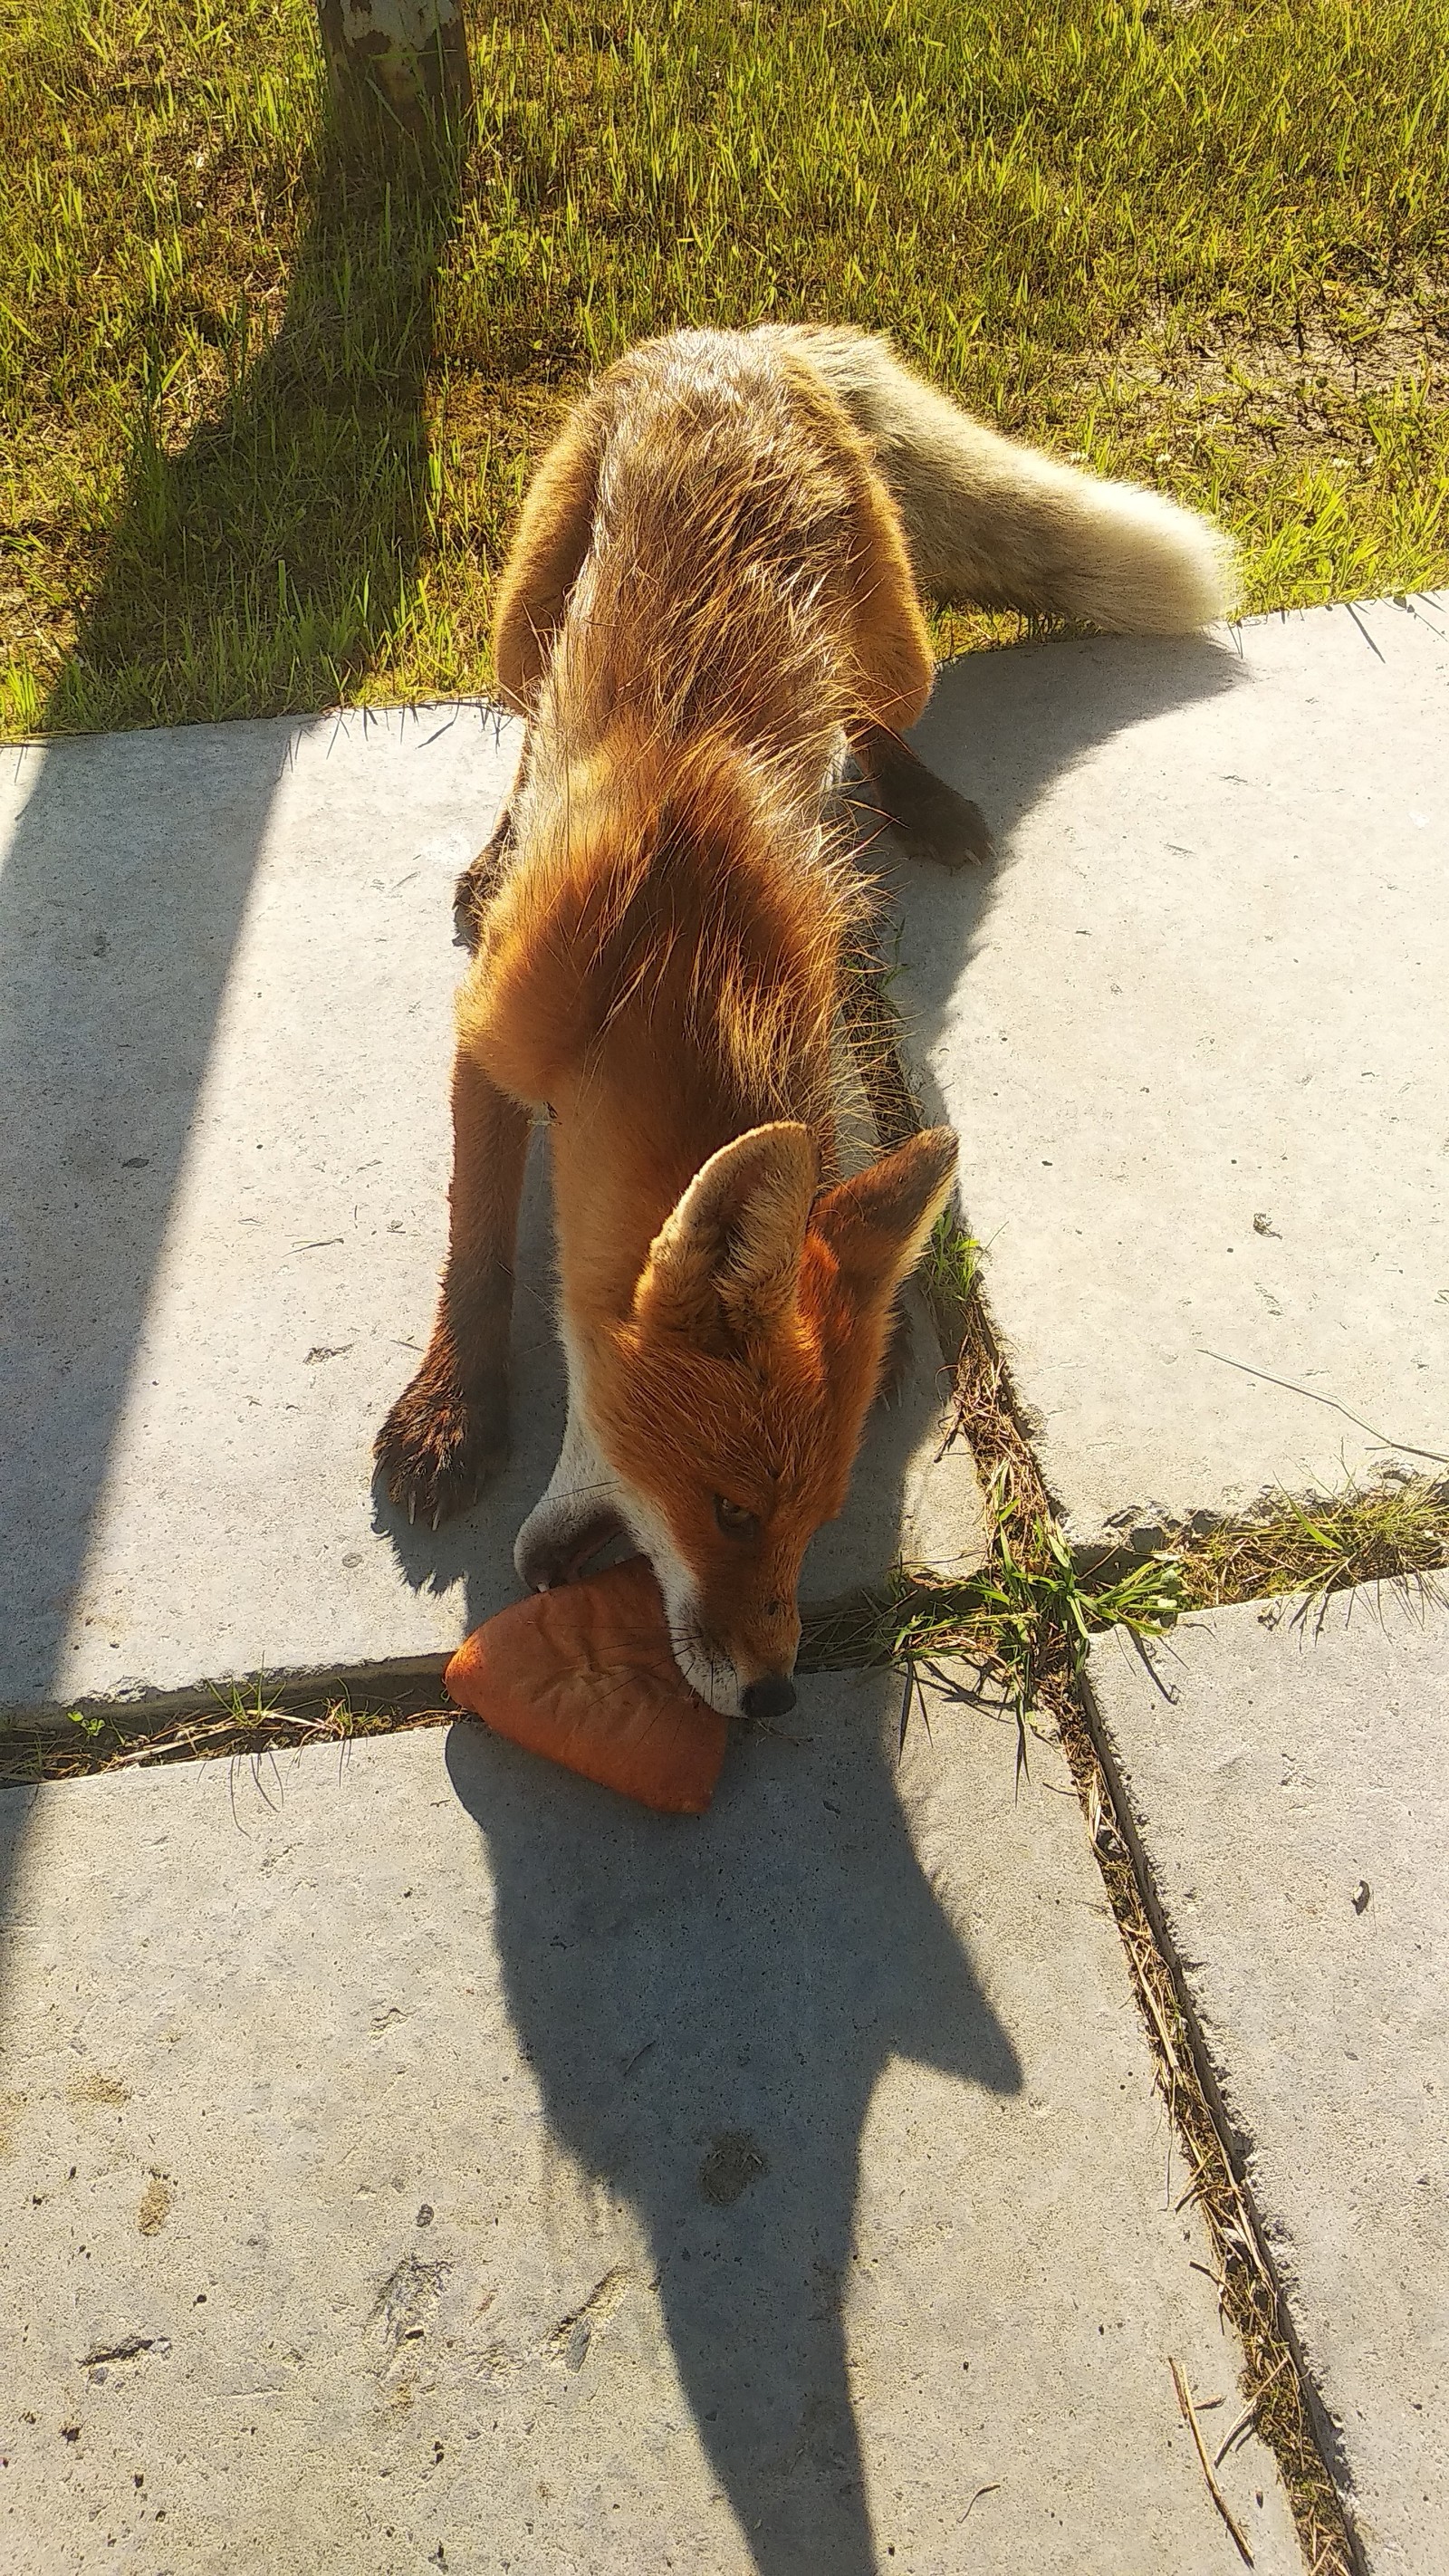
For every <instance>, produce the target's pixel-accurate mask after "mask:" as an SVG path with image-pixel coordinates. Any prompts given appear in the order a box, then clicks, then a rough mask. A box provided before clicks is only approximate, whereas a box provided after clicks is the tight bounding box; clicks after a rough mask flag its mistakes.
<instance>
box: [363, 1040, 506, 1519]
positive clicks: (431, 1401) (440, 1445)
mask: <svg viewBox="0 0 1449 2576" xmlns="http://www.w3.org/2000/svg"><path fill="white" fill-rule="evenodd" d="M531 1123H532V1122H531V1117H530V1113H529V1111H528V1110H527V1109H524V1108H521V1107H520V1105H519V1103H518V1102H517V1101H516V1100H510V1099H509V1098H508V1096H507V1094H506V1093H505V1092H502V1091H500V1090H499V1089H498V1087H497V1085H496V1084H495V1083H493V1082H491V1081H490V1080H489V1078H488V1076H487V1074H486V1073H484V1071H483V1069H482V1067H481V1066H480V1065H479V1064H478V1063H477V1061H476V1059H475V1058H474V1057H473V1055H472V1054H471V1053H470V1051H469V1050H468V1049H467V1048H466V1047H464V1046H460V1047H459V1049H458V1053H457V1057H456V1059H455V1061H454V1066H453V1185H452V1190H451V1193H450V1221H449V1232H448V1258H447V1262H446V1265H445V1267H444V1271H443V1284H442V1290H441V1293H440V1295H439V1298H438V1312H437V1318H436V1321H435V1322H434V1325H433V1335H432V1340H431V1341H430V1342H429V1344H428V1349H427V1355H426V1357H425V1358H424V1361H423V1364H422V1367H421V1368H420V1369H419V1370H418V1373H417V1375H416V1377H415V1378H414V1379H413V1381H412V1384H411V1385H410V1386H408V1387H406V1388H405V1389H404V1391H403V1393H402V1394H401V1395H400V1396H399V1397H398V1400H397V1402H396V1404H395V1405H394V1406H393V1408H392V1411H391V1412H390V1413H389V1415H388V1417H387V1420H386V1421H385V1422H384V1424H383V1426H382V1429H381V1431H380V1432H379V1433H378V1435H377V1441H376V1451H375V1454H376V1457H377V1463H378V1466H379V1468H380V1469H381V1471H382V1476H383V1480H384V1483H385V1484H386V1487H387V1491H388V1493H389V1495H390V1497H391V1499H392V1500H393V1502H395V1503H397V1504H398V1505H400V1506H401V1507H402V1508H403V1509H404V1510H406V1512H407V1515H408V1518H409V1520H416V1519H418V1518H419V1517H420V1516H421V1518H422V1519H424V1520H426V1521H430V1522H431V1523H432V1525H433V1527H434V1529H437V1528H438V1527H439V1525H440V1524H441V1523H442V1522H443V1521H445V1520H449V1519H451V1518H452V1516H453V1514H454V1513H455V1512H462V1511H466V1510H467V1508H468V1506H469V1504H470V1503H471V1502H472V1501H473V1500H474V1499H475V1497H476V1496H477V1494H478V1492H479V1490H480V1488H481V1487H482V1486H483V1485H484V1484H486V1483H487V1481H488V1479H489V1477H490V1476H493V1475H495V1474H496V1473H497V1471H498V1469H499V1468H500V1467H501V1466H502V1465H503V1463H504V1461H505V1460H506V1458H507V1456H508V1337H509V1328H510V1325H511V1322H512V1316H513V1262H514V1251H515V1245H516V1242H517V1235H518V1203H519V1200H520V1198H521V1197H522V1194H523V1172H524V1165H525V1163H526V1161H527V1159H528V1133H529V1127H530V1125H531Z"/></svg>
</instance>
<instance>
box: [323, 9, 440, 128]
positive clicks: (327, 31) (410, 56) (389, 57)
mask: <svg viewBox="0 0 1449 2576" xmlns="http://www.w3.org/2000/svg"><path fill="white" fill-rule="evenodd" d="M318 15H319V17H320V19H321V22H322V50H323V52H324V54H325V55H326V57H327V68H328V71H329V72H330V74H331V78H332V89H333V95H334V97H335V99H336V101H337V106H338V111H339V114H340V115H341V117H342V118H343V120H344V122H345V123H346V124H348V125H351V126H354V127H357V126H363V127H366V126H368V125H369V124H371V125H376V124H378V123H379V122H381V123H383V124H395V125H398V126H401V127H402V128H403V129H404V130H405V131H406V132H408V133H411V134H416V135H418V136H428V135H435V134H436V133H437V131H438V129H439V127H441V126H452V127H456V126H458V125H461V123H462V121H463V119H464V118H465V117H466V115H467V113H468V111H469V109H470V108H471V106H472V103H473V82H472V75H471V73H470V71H469V68H468V45H467V37H466V32H465V29H464V25H463V0H318Z"/></svg>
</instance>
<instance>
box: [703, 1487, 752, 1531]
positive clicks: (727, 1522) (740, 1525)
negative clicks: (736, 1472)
mask: <svg viewBox="0 0 1449 2576" xmlns="http://www.w3.org/2000/svg"><path fill="white" fill-rule="evenodd" d="M714 1516H715V1519H716V1521H717V1522H718V1524H719V1527H720V1528H721V1529H722V1530H723V1531H724V1534H725V1537H726V1538H753V1537H754V1535H755V1532H756V1530H757V1529H758V1528H759V1526H760V1524H759V1519H758V1517H757V1515H756V1514H755V1513H754V1512H747V1511H746V1509H745V1507H744V1504H743V1503H732V1502H730V1501H729V1500H728V1499H727V1497H726V1496H725V1495H723V1494H716V1496H715V1498H714Z"/></svg>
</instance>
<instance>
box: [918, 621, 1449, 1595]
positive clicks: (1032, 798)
mask: <svg viewBox="0 0 1449 2576" xmlns="http://www.w3.org/2000/svg"><path fill="white" fill-rule="evenodd" d="M916 739H917V742H918V745H919V748H920V750H921V751H922V753H923V755H924V757H925V758H926V759H928V760H930V761H933V762H934V763H935V764H936V766H937V767H938V768H939V769H941V770H942V771H943V772H944V773H945V774H946V775H947V776H949V777H950V778H951V779H952V781H953V782H954V783H955V784H956V785H957V786H959V787H961V788H963V789H964V790H966V792H968V793H969V794H971V795H973V796H976V797H978V798H979V799H980V802H981V804H982V806H983V808H984V810H985V813H986V818H987V821H988V823H989V824H990V826H991V828H992V830H993V832H994V834H995V836H996V840H997V849H998V856H997V860H996V863H995V864H994V866H992V867H991V868H989V869H987V870H984V871H980V872H973V873H972V874H970V875H967V876H955V877H950V876H945V875H943V874H942V873H941V872H940V871H939V870H931V869H927V868H924V867H915V868H902V869H900V870H899V871H898V874H897V878H896V886H897V892H898V895H899V900H900V905H901V911H902V916H903V922H904V929H903V934H902V941H901V957H902V962H903V965H904V968H905V972H904V973H903V974H902V976H901V977H900V978H899V979H898V980H897V981H896V982H895V983H894V984H893V986H892V993H893V997H894V998H895V999H897V1000H898V1001H899V1003H900V1005H901V1007H902V1008H903V1010H904V1011H905V1013H906V1018H907V1024H908V1043H909V1045H910V1047H911V1050H912V1053H913V1056H914V1060H915V1063H916V1067H917V1071H918V1073H919V1076H920V1078H921V1082H922V1087H923V1091H924V1093H925V1096H926V1100H927V1106H928V1108H929V1110H930V1111H931V1113H932V1114H944V1115H945V1116H946V1117H947V1118H949V1120H950V1121H951V1123H952V1124H953V1125H954V1126H955V1127H956V1128H957V1130H958V1132H959V1134H960V1137H961V1149H962V1150H961V1196H962V1203H963V1206H964V1208H965V1210H966V1214H967V1218H968V1221H969V1223H970V1225H971V1226H972V1228H973V1230H974V1231H975V1233H976V1234H977V1235H978V1236H979V1237H980V1239H981V1241H982V1242H983V1243H984V1244H985V1245H986V1247H987V1259H986V1267H985V1274H984V1277H985V1288H986V1294H987V1297H988V1300H989V1302H990V1305H991V1309H992V1312H993V1314H994V1316H995V1318H996V1320H997V1323H998V1325H999V1326H1000V1329H1001V1331H1002V1334H1003V1337H1004V1339H1005V1342H1006V1344H1007V1347H1008V1350H1009V1353H1010V1357H1011V1364H1012V1370H1013V1376H1014V1382H1015V1386H1016V1390H1017V1393H1018V1395H1019V1396H1020V1397H1021V1399H1022V1400H1023V1401H1024V1403H1025V1404H1026V1406H1027V1407H1028V1408H1029V1411H1030V1413H1031V1415H1032V1417H1033V1418H1034V1420H1035V1421H1036V1423H1037V1424H1038V1426H1039V1429H1038V1436H1037V1450H1038V1456H1039V1458H1040V1460H1041V1463H1042V1466H1043V1469H1044V1472H1045V1474H1046V1477H1047V1480H1048V1483H1049V1484H1050V1486H1051V1487H1052V1489H1053V1491H1054V1493H1055V1494H1056V1496H1057V1498H1058V1500H1059V1502H1060V1504H1061V1506H1062V1508H1063V1512H1064V1515H1065V1518H1066V1521H1067V1524H1068V1526H1069V1528H1070V1530H1071V1532H1072V1534H1073V1535H1074V1536H1075V1537H1076V1538H1077V1539H1078V1541H1079V1542H1080V1543H1081V1544H1082V1545H1084V1546H1087V1547H1094V1546H1097V1545H1099V1544H1100V1543H1101V1542H1102V1541H1103V1540H1110V1539H1114V1538H1121V1537H1126V1536H1128V1535H1130V1533H1131V1532H1133V1531H1134V1530H1136V1531H1139V1532H1140V1533H1141V1542H1140V1543H1144V1544H1151V1543H1152V1542H1153V1538H1154V1534H1155V1533H1158V1532H1160V1531H1161V1529H1162V1528H1163V1527H1164V1526H1167V1527H1172V1526H1175V1525H1181V1524H1182V1523H1183V1522H1185V1521H1187V1520H1189V1519H1191V1518H1192V1517H1193V1516H1194V1515H1197V1514H1203V1515H1214V1514H1216V1515H1222V1514H1228V1515H1233V1514H1237V1513H1240V1512H1242V1511H1244V1510H1246V1509H1247V1508H1248V1507H1249V1506H1250V1505H1251V1504H1253V1503H1255V1502H1256V1501H1257V1499H1258V1497H1259V1496H1260V1495H1261V1494H1262V1493H1263V1491H1264V1490H1265V1488H1268V1487H1284V1488H1286V1489H1287V1490H1288V1491H1290V1492H1293V1493H1305V1492H1315V1491H1316V1492H1322V1491H1325V1490H1328V1491H1334V1490H1337V1489H1338V1488H1339V1487H1341V1486H1342V1485H1343V1483H1344V1482H1345V1480H1352V1481H1355V1482H1362V1480H1363V1479H1364V1478H1365V1477H1366V1476H1368V1475H1370V1474H1373V1473H1376V1472H1377V1471H1378V1470H1379V1469H1381V1468H1383V1467H1385V1466H1388V1465H1395V1464H1397V1465H1400V1466H1402V1467H1404V1468H1405V1469H1408V1470H1411V1471H1412V1470H1414V1469H1416V1468H1417V1469H1421V1470H1422V1469H1423V1468H1425V1467H1430V1468H1432V1467H1433V1466H1434V1465H1435V1464H1436V1462H1437V1465H1438V1467H1439V1468H1440V1469H1441V1470H1442V1469H1443V1468H1444V1466H1445V1465H1446V1464H1449V1109H1446V1099H1445V1035H1444V1031H1445V996H1446V994H1449V764H1446V760H1445V743H1446V740H1449V594H1445V595H1443V596H1440V597H1435V598H1426V599H1416V600H1412V601H1404V602H1396V601H1393V600H1379V601H1369V602H1363V603H1360V604H1359V605H1358V606H1356V607H1352V608H1347V607H1340V608H1325V609H1314V610H1312V611H1309V612H1308V613H1306V614H1302V615H1294V616H1287V617H1266V618H1253V619H1250V620H1249V621H1248V622H1247V624H1246V625H1244V626H1243V627H1242V628H1241V629H1239V630H1237V631H1236V635H1235V639H1234V641H1233V642H1232V643H1228V642H1222V643H1214V642H1210V641H1204V640H1191V641H1187V642H1173V641H1163V640H1159V639H1152V640H1142V641H1132V640H1127V639H1122V638H1105V637H1104V638H1102V639H1100V640H1097V641H1093V642H1082V643H1063V644H1045V645H1040V646H1036V647H1033V648H1028V649H1025V650H1022V651H1016V652H1009V653H983V654H973V655H970V656H968V657H967V659H966V660H965V661H963V662H958V663H956V664H955V665H954V666H953V667H952V668H951V669H949V670H948V671H946V672H944V673H943V674H942V676H941V679H940V681H939V683H938V686H937V692H936V696H935V699H934V701H933V703H932V706H931V708H930V710H929V712H928V714H927V716H926V719H925V722H924V724H923V725H922V727H921V728H920V731H919V734H918V736H917V738H916Z"/></svg>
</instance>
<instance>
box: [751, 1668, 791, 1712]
mask: <svg viewBox="0 0 1449 2576" xmlns="http://www.w3.org/2000/svg"><path fill="white" fill-rule="evenodd" d="M794 1705H795V1685H794V1683H793V1682H792V1681H787V1679H786V1677H785V1675H784V1674H783V1673H766V1675H765V1677H764V1679H763V1681H758V1682H746V1684H745V1687H744V1689H743V1690H742V1691H741V1693H740V1707H741V1708H742V1709H743V1711H744V1713H745V1715H746V1717H788V1716H789V1714H790V1711H791V1709H792V1708H793V1707H794Z"/></svg>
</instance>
